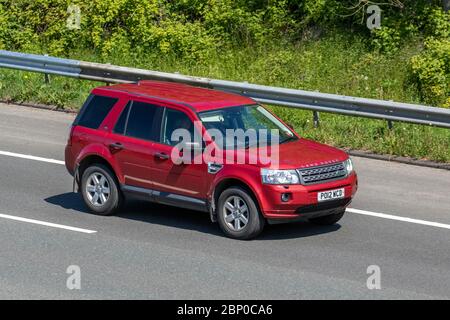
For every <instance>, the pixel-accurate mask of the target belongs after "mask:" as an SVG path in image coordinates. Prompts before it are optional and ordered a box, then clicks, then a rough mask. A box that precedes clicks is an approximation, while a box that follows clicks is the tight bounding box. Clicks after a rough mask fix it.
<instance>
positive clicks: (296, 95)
mask: <svg viewBox="0 0 450 320" xmlns="http://www.w3.org/2000/svg"><path fill="white" fill-rule="evenodd" d="M0 67H4V68H12V69H18V70H23V71H31V72H41V73H44V74H53V75H59V76H66V77H73V78H78V79H87V80H95V81H101V82H106V83H127V82H135V81H139V80H143V79H148V80H160V81H171V82H178V83H185V84H190V85H194V86H201V87H207V88H211V89H216V90H222V91H227V92H232V93H237V94H241V95H244V96H247V97H250V98H253V99H254V100H256V101H259V102H261V103H266V104H271V105H278V106H284V107H291V108H299V109H306V110H312V111H314V112H330V113H337V114H343V115H348V116H359V117H367V118H374V119H381V120H387V121H403V122H409V123H415V124H422V125H431V126H437V127H443V128H450V109H444V108H437V107H430V106H423V105H416V104H408V103H400V102H393V101H385V100H376V99H366V98H357V97H350V96H342V95H336V94H327V93H320V92H311V91H304V90H296V89H287V88H279V87H270V86H263V85H256V84H249V83H244V82H234V81H226V80H215V79H209V78H202V77H193V76H186V75H181V74H176V73H165V72H158V71H151V70H144V69H136V68H128V67H120V66H114V65H110V64H100V63H92V62H85V61H77V60H70V59H61V58H54V57H48V56H42V55H34V54H25V53H18V52H11V51H4V50H0Z"/></svg>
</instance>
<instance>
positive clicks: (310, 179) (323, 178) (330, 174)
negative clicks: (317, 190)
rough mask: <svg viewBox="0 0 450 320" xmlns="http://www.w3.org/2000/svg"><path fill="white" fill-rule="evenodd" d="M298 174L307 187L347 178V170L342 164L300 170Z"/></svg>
mask: <svg viewBox="0 0 450 320" xmlns="http://www.w3.org/2000/svg"><path fill="white" fill-rule="evenodd" d="M297 172H298V174H299V176H300V182H301V184H305V185H308V184H315V183H321V182H327V181H333V180H337V179H342V178H345V177H346V176H347V170H346V169H345V166H344V163H342V162H340V163H336V164H332V165H326V166H320V167H312V168H307V169H298V170H297Z"/></svg>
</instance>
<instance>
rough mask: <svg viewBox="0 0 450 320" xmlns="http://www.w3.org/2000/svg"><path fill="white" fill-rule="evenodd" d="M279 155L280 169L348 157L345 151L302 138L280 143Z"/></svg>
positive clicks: (327, 162)
mask: <svg viewBox="0 0 450 320" xmlns="http://www.w3.org/2000/svg"><path fill="white" fill-rule="evenodd" d="M279 155H280V156H279V168H280V169H299V168H307V167H315V166H323V165H327V164H331V163H335V162H342V161H345V160H347V158H348V155H347V153H346V152H344V151H342V150H339V149H337V148H334V147H330V146H327V145H325V144H322V143H318V142H315V141H311V140H307V139H304V138H300V139H299V140H296V141H292V142H286V143H283V144H280V145H279ZM269 166H270V165H269ZM271 167H272V166H271Z"/></svg>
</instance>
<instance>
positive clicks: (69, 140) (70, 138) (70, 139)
mask: <svg viewBox="0 0 450 320" xmlns="http://www.w3.org/2000/svg"><path fill="white" fill-rule="evenodd" d="M74 129H75V126H72V127H71V128H70V133H69V138H68V139H67V145H68V146H69V147H70V146H72V136H73V130H74Z"/></svg>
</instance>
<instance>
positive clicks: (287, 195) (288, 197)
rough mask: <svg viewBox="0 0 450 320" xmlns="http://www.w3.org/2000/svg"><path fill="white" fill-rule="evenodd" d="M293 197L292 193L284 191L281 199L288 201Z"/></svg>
mask: <svg viewBox="0 0 450 320" xmlns="http://www.w3.org/2000/svg"><path fill="white" fill-rule="evenodd" d="M290 199H291V194H290V193H282V194H281V201H283V202H288V201H289V200H290Z"/></svg>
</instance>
